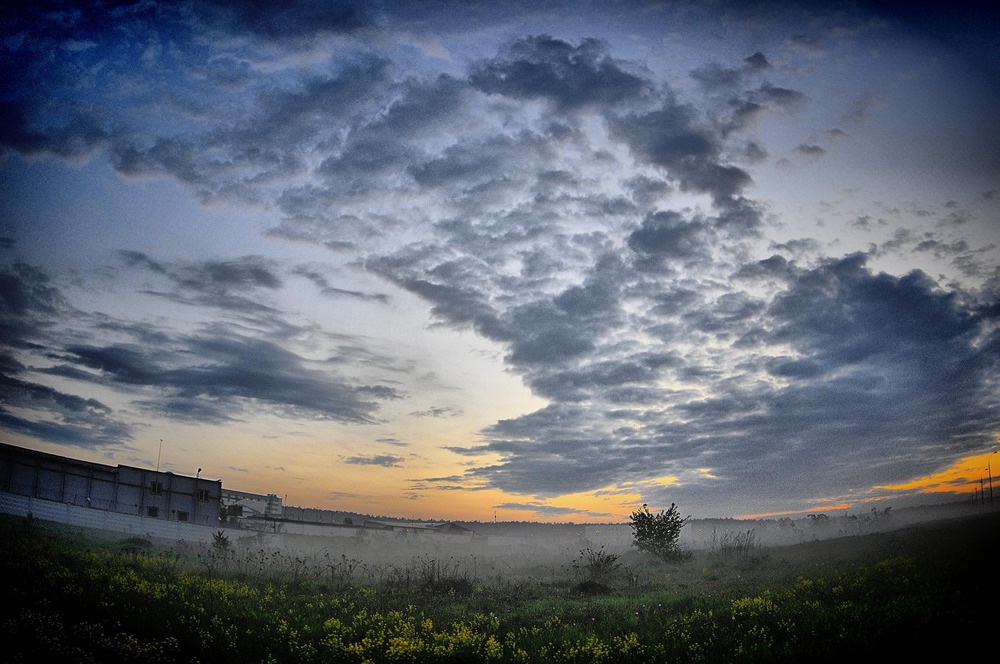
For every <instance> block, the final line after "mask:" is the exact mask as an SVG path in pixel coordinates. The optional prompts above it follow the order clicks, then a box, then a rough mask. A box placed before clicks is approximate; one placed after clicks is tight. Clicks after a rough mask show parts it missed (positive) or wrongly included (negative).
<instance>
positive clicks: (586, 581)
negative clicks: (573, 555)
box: [573, 546, 622, 594]
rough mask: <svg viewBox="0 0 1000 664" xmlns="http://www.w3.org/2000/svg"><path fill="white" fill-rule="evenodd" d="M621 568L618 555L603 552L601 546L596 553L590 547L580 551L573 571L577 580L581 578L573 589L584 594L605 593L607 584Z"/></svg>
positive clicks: (574, 562)
mask: <svg viewBox="0 0 1000 664" xmlns="http://www.w3.org/2000/svg"><path fill="white" fill-rule="evenodd" d="M621 566H622V564H621V563H620V562H619V561H618V554H617V553H611V552H608V551H605V550H604V547H603V546H602V547H601V548H600V549H598V550H596V551H595V550H594V549H593V548H590V547H587V548H586V549H581V550H580V557H579V558H577V559H576V560H574V561H573V571H574V572H575V574H576V575H577V578H580V577H582V580H581V581H580V582H579V583H577V584H576V586H575V589H576V590H577V591H578V592H582V593H584V594H595V593H601V592H607V591H608V590H609V588H608V586H607V583H608V582H609V581H610V580H611V578H612V577H613V576H614V574H615V573H616V572H618V570H619V569H621Z"/></svg>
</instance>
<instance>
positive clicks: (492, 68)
mask: <svg viewBox="0 0 1000 664" xmlns="http://www.w3.org/2000/svg"><path fill="white" fill-rule="evenodd" d="M469 80H470V82H471V83H472V85H474V86H475V87H477V88H479V89H480V90H483V91H484V92H487V93H490V94H502V95H505V96H508V97H513V98H515V99H548V100H550V101H552V103H553V104H554V105H555V107H556V109H557V110H559V111H572V110H576V109H579V108H582V107H587V106H599V107H602V108H603V107H607V106H615V105H618V104H628V103H629V102H632V101H635V100H641V99H642V98H643V97H645V96H646V95H648V94H649V93H650V91H651V88H652V84H651V83H650V81H649V80H648V79H647V78H645V77H644V76H641V75H638V74H636V73H633V72H630V71H628V70H627V69H626V68H625V65H624V64H623V63H621V62H618V61H616V60H614V59H612V58H611V57H610V55H609V54H608V48H607V45H606V44H605V43H603V42H601V41H599V40H597V39H584V40H582V41H581V42H580V44H579V45H577V46H573V45H572V44H569V43H567V42H565V41H563V40H561V39H554V38H552V37H550V36H548V35H539V36H533V37H525V38H522V39H519V40H517V41H515V42H514V43H513V44H511V45H510V46H509V47H508V48H507V49H506V50H505V51H504V52H503V53H502V54H501V55H500V56H498V57H497V58H495V59H493V60H492V61H490V62H485V63H480V64H478V65H477V66H475V67H474V68H473V70H472V72H471V73H470V75H469Z"/></svg>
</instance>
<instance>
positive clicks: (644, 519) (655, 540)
mask: <svg viewBox="0 0 1000 664" xmlns="http://www.w3.org/2000/svg"><path fill="white" fill-rule="evenodd" d="M690 518H691V517H681V514H680V511H679V510H678V509H677V505H675V504H674V503H670V509H668V510H660V512H659V513H658V514H653V513H652V512H650V511H649V506H648V505H647V504H646V503H643V504H642V509H638V510H636V511H634V512H632V514H631V515H630V516H629V519H630V520H631V522H632V523H631V524H630V525H631V526H632V531H633V543H634V544H635V546H636V547H638V548H639V550H640V551H646V552H648V553H652V554H653V555H655V556H657V557H658V558H660V559H661V560H663V561H667V562H675V561H679V560H684V559H686V558H688V557H689V555H690V554H688V553H686V552H685V551H683V550H682V549H681V547H680V545H679V544H678V539H679V538H680V536H681V528H683V527H684V524H685V523H686V522H687V520H688V519H690Z"/></svg>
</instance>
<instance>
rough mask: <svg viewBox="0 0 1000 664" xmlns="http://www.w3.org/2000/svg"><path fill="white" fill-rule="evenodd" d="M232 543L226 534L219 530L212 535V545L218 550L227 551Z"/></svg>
mask: <svg viewBox="0 0 1000 664" xmlns="http://www.w3.org/2000/svg"><path fill="white" fill-rule="evenodd" d="M230 546H232V544H231V543H230V542H229V537H227V536H226V534H225V533H224V532H222V531H221V530H220V531H219V532H217V533H215V534H214V535H212V547H213V548H214V549H216V550H218V551H228V550H229V547H230Z"/></svg>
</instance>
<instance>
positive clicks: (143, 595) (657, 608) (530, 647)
mask: <svg viewBox="0 0 1000 664" xmlns="http://www.w3.org/2000/svg"><path fill="white" fill-rule="evenodd" d="M751 535H752V533H751ZM998 544H1000V512H986V513H975V512H973V510H971V509H970V513H969V514H968V515H967V516H963V517H960V518H952V519H946V520H939V521H934V522H928V523H923V524H918V525H912V526H909V527H906V528H902V529H899V530H895V531H891V532H883V533H877V534H871V535H866V536H858V537H841V538H835V539H828V540H822V541H815V542H808V543H803V544H797V545H792V546H782V547H762V546H759V545H755V544H754V542H753V538H752V537H744V538H743V539H740V538H738V537H736V538H733V539H731V540H726V541H723V542H720V546H718V547H713V549H711V550H707V551H695V552H692V555H691V556H690V557H689V558H688V559H686V560H684V561H681V562H675V563H664V562H661V561H659V560H656V559H653V558H650V557H648V556H646V555H644V554H641V553H639V552H638V551H635V550H622V551H606V550H605V549H603V548H601V549H596V550H595V549H594V548H592V547H589V546H587V543H586V542H581V544H580V546H581V548H580V549H579V550H578V551H576V552H574V554H573V555H572V556H569V557H566V556H560V555H558V554H552V555H551V559H548V560H545V559H532V560H528V559H522V560H515V559H489V558H488V557H483V556H478V557H477V556H471V557H463V556H462V555H456V554H449V553H448V552H447V551H412V552H411V553H412V554H413V555H412V557H410V558H409V559H407V560H402V559H396V560H388V559H384V558H380V557H379V555H378V554H380V553H384V552H382V551H375V550H370V549H366V545H365V543H364V542H350V543H339V544H338V546H341V547H343V548H341V549H337V550H332V549H331V550H325V549H324V550H320V551H315V552H312V553H309V554H306V553H302V552H297V551H275V550H268V549H266V548H263V547H262V548H254V547H252V546H243V547H237V546H235V545H233V544H231V543H229V542H228V540H227V539H226V538H225V537H224V535H222V533H221V532H220V537H219V538H218V539H217V541H216V542H215V544H213V545H206V546H194V545H189V544H187V545H186V544H184V543H167V542H156V543H154V542H150V541H148V540H145V539H140V538H129V539H123V538H121V537H117V538H116V537H115V536H112V535H108V534H100V533H94V532H85V531H81V530H75V529H70V528H66V527H63V526H58V525H55V524H51V523H43V522H38V521H30V520H25V519H21V518H14V517H2V518H0V549H2V553H3V555H2V557H0V560H2V563H0V564H2V565H3V566H4V567H5V569H4V570H3V571H4V579H5V582H6V584H5V585H6V586H7V592H6V593H5V597H6V599H7V601H6V602H5V603H4V604H3V606H2V608H0V638H2V642H3V644H4V648H5V651H6V652H5V653H4V655H5V656H4V659H5V661H8V662H26V661H32V660H37V661H44V660H45V659H52V658H54V659H55V660H57V661H61V662H126V661H132V662H228V661H240V662H799V661H807V660H808V661H810V662H834V661H837V662H839V661H842V660H843V659H844V658H845V657H851V656H860V655H865V656H867V657H872V656H879V655H881V654H883V653H884V654H886V655H889V656H891V657H892V659H894V660H898V659H901V658H903V657H906V656H909V655H915V654H920V655H921V656H922V657H921V658H922V659H923V658H926V656H927V655H928V654H929V653H934V652H943V653H944V654H945V656H946V657H947V658H948V659H949V660H958V659H959V658H960V657H974V656H984V655H988V656H989V655H991V656H993V657H995V653H996V652H997V648H998V643H997V637H996V636H995V635H996V632H995V629H992V628H993V626H994V625H995V624H996V622H997V617H998V614H997V610H996V604H997V598H996V597H995V590H994V589H995V588H997V587H998V583H997V579H998V571H997V569H996V568H995V564H996V561H997V555H998V552H1000V548H998Z"/></svg>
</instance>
